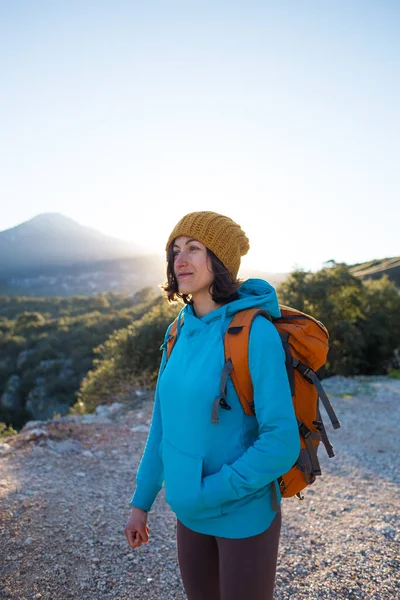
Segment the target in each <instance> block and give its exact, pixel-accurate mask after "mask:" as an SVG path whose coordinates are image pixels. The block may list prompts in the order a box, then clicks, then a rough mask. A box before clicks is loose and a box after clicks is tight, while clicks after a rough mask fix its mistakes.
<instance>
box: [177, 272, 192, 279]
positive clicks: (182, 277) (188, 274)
mask: <svg viewBox="0 0 400 600" xmlns="http://www.w3.org/2000/svg"><path fill="white" fill-rule="evenodd" d="M190 275H193V273H181V274H180V275H178V279H184V278H185V277H190Z"/></svg>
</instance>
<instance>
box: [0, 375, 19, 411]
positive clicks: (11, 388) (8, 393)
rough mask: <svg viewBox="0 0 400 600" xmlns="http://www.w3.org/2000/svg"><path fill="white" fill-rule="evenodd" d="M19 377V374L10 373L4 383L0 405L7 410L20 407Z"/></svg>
mask: <svg viewBox="0 0 400 600" xmlns="http://www.w3.org/2000/svg"><path fill="white" fill-rule="evenodd" d="M20 387H21V378H20V376H19V375H11V377H10V378H9V380H8V381H7V383H6V386H5V389H4V393H3V394H2V396H1V398H0V405H1V406H3V407H4V408H6V409H8V410H17V409H19V408H21V394H20Z"/></svg>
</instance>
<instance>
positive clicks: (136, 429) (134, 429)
mask: <svg viewBox="0 0 400 600" xmlns="http://www.w3.org/2000/svg"><path fill="white" fill-rule="evenodd" d="M149 430H150V428H149V427H148V426H147V425H135V427H132V429H131V431H132V432H133V433H136V432H139V431H140V432H148V431H149Z"/></svg>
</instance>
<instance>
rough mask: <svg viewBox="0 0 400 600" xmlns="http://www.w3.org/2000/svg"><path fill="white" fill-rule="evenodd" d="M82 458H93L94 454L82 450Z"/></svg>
mask: <svg viewBox="0 0 400 600" xmlns="http://www.w3.org/2000/svg"><path fill="white" fill-rule="evenodd" d="M82 456H87V457H89V458H93V456H94V454H93V452H91V451H90V450H82Z"/></svg>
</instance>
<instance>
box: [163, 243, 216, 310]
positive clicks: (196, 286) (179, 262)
mask: <svg viewBox="0 0 400 600" xmlns="http://www.w3.org/2000/svg"><path fill="white" fill-rule="evenodd" d="M173 254H174V273H175V277H176V280H177V282H178V289H179V293H181V294H191V295H192V297H193V299H194V300H195V296H196V295H197V296H198V295H201V294H204V293H207V294H209V287H210V285H211V284H212V282H213V281H214V273H213V272H212V266H211V259H210V257H209V256H208V254H207V248H206V247H205V246H204V244H202V243H201V242H198V241H197V240H195V239H194V238H191V237H187V236H185V235H181V236H179V237H177V238H176V239H175V241H174V245H173Z"/></svg>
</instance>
